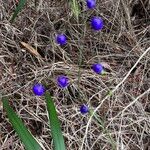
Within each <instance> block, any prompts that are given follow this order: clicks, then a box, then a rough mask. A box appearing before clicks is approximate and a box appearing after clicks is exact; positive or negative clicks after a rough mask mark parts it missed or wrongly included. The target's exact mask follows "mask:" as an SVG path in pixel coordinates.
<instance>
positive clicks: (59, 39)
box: [56, 34, 67, 45]
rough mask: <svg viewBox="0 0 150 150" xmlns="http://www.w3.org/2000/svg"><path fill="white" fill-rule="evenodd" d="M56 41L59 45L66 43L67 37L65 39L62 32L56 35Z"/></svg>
mask: <svg viewBox="0 0 150 150" xmlns="http://www.w3.org/2000/svg"><path fill="white" fill-rule="evenodd" d="M56 41H57V43H58V44H60V45H65V44H66V43H67V39H66V36H65V35H64V34H59V35H57V37H56Z"/></svg>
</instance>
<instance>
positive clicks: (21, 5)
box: [10, 0, 27, 22]
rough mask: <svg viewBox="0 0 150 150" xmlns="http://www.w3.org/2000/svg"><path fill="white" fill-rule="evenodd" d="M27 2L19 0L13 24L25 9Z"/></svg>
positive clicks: (12, 19) (12, 18)
mask: <svg viewBox="0 0 150 150" xmlns="http://www.w3.org/2000/svg"><path fill="white" fill-rule="evenodd" d="M26 2H27V1H26V0H19V2H18V6H17V7H16V9H15V12H14V14H13V16H12V17H11V20H10V21H11V22H13V21H14V20H15V18H16V17H17V15H18V13H19V12H20V11H21V10H22V9H23V7H24V5H25V4H26Z"/></svg>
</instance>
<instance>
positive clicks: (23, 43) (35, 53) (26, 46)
mask: <svg viewBox="0 0 150 150" xmlns="http://www.w3.org/2000/svg"><path fill="white" fill-rule="evenodd" d="M21 44H22V45H23V46H24V47H25V48H26V49H27V50H28V51H29V52H30V53H31V54H33V55H34V56H36V57H41V55H40V54H39V53H38V52H37V50H36V49H34V48H33V47H32V46H30V45H29V44H27V43H25V42H21Z"/></svg>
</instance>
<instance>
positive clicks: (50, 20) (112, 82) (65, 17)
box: [0, 0, 150, 150]
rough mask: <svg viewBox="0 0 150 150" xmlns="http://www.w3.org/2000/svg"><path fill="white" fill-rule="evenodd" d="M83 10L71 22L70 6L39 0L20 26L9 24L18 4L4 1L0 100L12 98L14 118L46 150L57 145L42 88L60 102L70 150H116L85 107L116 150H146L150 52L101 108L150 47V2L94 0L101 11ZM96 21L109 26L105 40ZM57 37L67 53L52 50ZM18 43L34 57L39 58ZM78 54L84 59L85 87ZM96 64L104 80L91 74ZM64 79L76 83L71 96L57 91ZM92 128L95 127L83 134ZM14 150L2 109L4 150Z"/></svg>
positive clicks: (0, 6) (17, 147)
mask: <svg viewBox="0 0 150 150" xmlns="http://www.w3.org/2000/svg"><path fill="white" fill-rule="evenodd" d="M79 3H80V5H81V6H82V12H81V15H80V16H79V22H77V21H76V20H75V19H74V17H73V15H72V12H71V10H70V7H69V5H68V2H67V1H65V0H60V1H49V0H39V1H37V2H36V3H34V1H29V2H28V3H27V5H26V7H25V9H24V10H23V11H22V12H21V13H20V15H19V16H18V17H17V19H16V21H15V23H13V24H10V23H9V19H10V16H11V15H12V13H13V10H14V9H15V6H16V3H15V0H9V1H5V0H0V81H1V82H0V94H3V95H9V96H10V104H11V105H12V107H13V108H14V110H15V111H16V112H17V113H18V114H19V115H20V117H21V118H22V119H23V121H24V122H25V123H26V125H27V126H28V128H29V130H31V132H32V133H33V135H34V136H36V137H37V139H38V140H39V141H40V142H41V143H42V144H43V145H44V146H45V148H46V149H48V150H49V149H52V144H53V143H52V139H51V137H49V131H50V129H49V126H48V120H47V113H46V107H45V101H44V99H43V98H41V97H35V96H34V95H33V93H32V91H31V88H32V85H33V84H34V83H35V82H37V81H38V82H42V83H46V84H47V88H48V90H49V91H50V92H51V94H52V96H53V98H54V100H55V104H56V107H57V110H58V115H59V118H60V120H61V124H62V130H63V133H64V137H65V143H66V145H67V149H68V150H79V149H83V150H99V149H101V150H111V149H112V148H111V144H110V141H109V140H108V138H107V136H106V134H105V133H103V132H102V130H101V128H100V127H99V125H98V124H97V123H96V122H95V121H94V120H93V119H92V120H91V122H88V121H89V118H90V117H89V115H86V116H81V114H80V113H79V107H80V105H81V104H82V103H87V104H89V105H91V107H93V108H97V107H98V108H99V109H98V110H97V114H98V115H99V116H100V117H101V118H103V119H104V120H105V127H106V128H107V129H108V130H109V131H110V134H111V135H112V137H113V139H114V140H115V142H116V145H117V150H148V149H150V147H149V145H150V93H149V91H148V90H149V88H150V70H149V69H150V52H149V51H148V52H147V53H146V55H144V56H143V57H142V59H141V60H140V61H139V63H138V64H137V65H136V66H135V67H134V69H133V70H132V71H131V73H130V74H129V76H128V77H127V79H126V80H125V81H124V82H123V84H121V86H120V87H119V88H118V89H117V90H116V91H115V93H114V94H113V95H112V96H111V97H109V98H108V99H106V101H104V102H103V98H104V96H105V95H106V94H107V92H108V91H109V90H112V89H114V88H115V87H116V85H118V84H119V83H120V82H121V81H122V80H123V79H124V77H125V75H127V73H128V72H129V70H130V69H131V68H132V67H133V66H134V64H135V63H136V62H137V60H138V59H139V58H140V57H141V55H142V54H143V53H144V52H145V51H146V50H147V49H148V48H149V47H150V36H149V34H150V33H149V31H150V30H149V29H150V16H149V13H150V2H149V1H148V0H136V1H135V0H112V1H107V0H97V7H96V9H95V10H92V11H91V10H90V11H88V10H87V9H86V6H85V2H84V1H83V0H79ZM93 15H98V16H101V17H102V18H103V19H104V22H105V28H104V29H103V30H102V31H101V32H93V30H92V29H91V28H90V25H89V19H90V17H91V16H93ZM60 32H64V33H65V34H66V35H67V38H68V43H67V45H66V46H64V47H59V46H57V45H56V43H55V35H56V33H60ZM21 42H25V43H27V44H28V45H29V46H31V47H32V48H33V49H34V50H36V51H37V52H38V53H39V55H40V58H39V57H36V56H35V55H33V54H32V53H31V52H30V51H29V50H28V49H27V47H24V46H23V45H22V44H21ZM79 49H80V50H81V51H82V65H81V76H80V85H78V71H79V67H78V64H79ZM94 62H102V63H103V64H104V66H105V69H106V71H107V72H108V74H107V75H106V76H104V77H101V76H98V75H95V74H93V72H92V71H91V69H90V66H91V64H93V63H94ZM59 74H66V75H68V77H69V78H70V80H71V83H70V86H69V87H68V89H67V90H66V91H63V90H60V89H59V88H58V87H57V85H56V83H55V79H56V77H57V75H59ZM144 92H145V93H144ZM143 93H144V94H143ZM142 94H143V95H142ZM134 100H136V101H135V103H132V102H133V101H134ZM87 123H90V124H89V126H88V132H85V131H86V127H87ZM85 133H86V134H85ZM83 137H85V140H83ZM11 149H13V150H23V149H24V148H23V145H22V144H21V142H20V140H19V139H18V137H17V135H16V134H15V132H14V131H13V129H12V127H11V125H10V123H9V122H8V120H7V117H6V114H5V112H4V111H3V110H2V107H1V103H0V150H11Z"/></svg>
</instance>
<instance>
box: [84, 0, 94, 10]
mask: <svg viewBox="0 0 150 150" xmlns="http://www.w3.org/2000/svg"><path fill="white" fill-rule="evenodd" d="M86 5H87V7H88V8H89V9H92V8H95V6H96V1H95V0H87V1H86Z"/></svg>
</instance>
